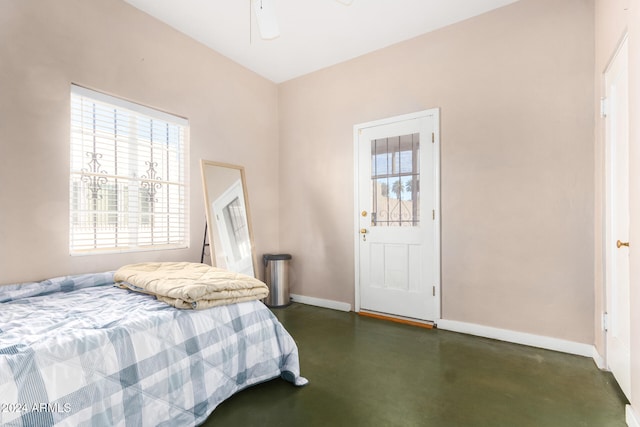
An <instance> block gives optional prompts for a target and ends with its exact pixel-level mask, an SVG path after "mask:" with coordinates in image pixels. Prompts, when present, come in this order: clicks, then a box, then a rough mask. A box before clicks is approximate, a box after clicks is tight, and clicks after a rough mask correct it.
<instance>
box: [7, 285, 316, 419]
mask: <svg viewBox="0 0 640 427" xmlns="http://www.w3.org/2000/svg"><path fill="white" fill-rule="evenodd" d="M277 377H282V378H284V379H286V380H288V381H289V382H291V383H293V384H295V385H298V386H301V385H304V384H306V383H307V380H306V379H305V378H303V377H301V376H300V366H299V360H298V349H297V347H296V344H295V342H294V340H293V338H292V337H291V335H290V334H289V333H288V332H287V331H286V330H285V329H284V327H283V326H282V325H281V324H280V322H279V321H278V320H277V319H276V318H275V316H274V315H273V314H272V313H271V312H270V311H269V310H268V309H267V308H266V307H265V306H264V304H262V303H261V302H259V301H249V302H242V303H237V304H231V305H225V306H219V307H213V308H210V309H206V310H179V309H176V308H174V307H171V306H169V305H167V304H165V303H163V302H161V301H158V300H156V299H155V298H154V297H153V296H151V295H145V294H140V293H134V292H131V291H128V290H124V289H119V288H116V287H114V286H113V273H100V274H89V275H79V276H71V277H62V278H57V279H52V280H46V281H43V282H37V283H27V284H19V285H7V286H1V287H0V396H1V397H2V398H1V399H0V425H7V426H30V427H31V426H53V425H55V426H96V425H109V426H125V425H126V426H178V425H179V426H192V425H198V424H200V423H202V422H204V421H205V419H206V418H207V417H208V415H210V414H211V412H212V411H213V410H214V409H215V408H216V406H218V405H219V404H220V403H221V402H222V401H223V400H225V399H226V398H228V397H229V396H231V395H233V394H234V393H236V392H238V391H240V390H242V389H244V388H246V387H249V386H251V385H253V384H256V383H260V382H264V381H267V380H270V379H273V378H277Z"/></svg>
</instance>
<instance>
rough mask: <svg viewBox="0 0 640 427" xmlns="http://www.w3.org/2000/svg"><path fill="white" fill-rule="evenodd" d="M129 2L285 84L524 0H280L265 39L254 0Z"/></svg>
mask: <svg viewBox="0 0 640 427" xmlns="http://www.w3.org/2000/svg"><path fill="white" fill-rule="evenodd" d="M125 1H126V2H127V3H129V4H131V5H133V6H134V7H136V8H138V9H141V10H143V11H145V12H146V13H148V14H149V15H152V16H154V17H156V18H157V19H159V20H160V21H163V22H165V23H167V24H169V25H170V26H172V27H173V28H175V29H177V30H178V31H181V32H182V33H184V34H186V35H188V36H190V37H192V38H194V39H195V40H197V41H199V42H201V43H203V44H204V45H206V46H209V47H210V48H211V49H213V50H215V51H217V52H219V53H221V54H222V55H224V56H226V57H228V58H231V59H232V60H233V61H235V62H237V63H239V64H241V65H243V66H245V67H246V68H248V69H250V70H253V71H255V72H256V73H258V74H260V75H262V76H264V77H265V78H267V79H269V80H271V81H273V82H276V83H280V82H283V81H286V80H289V79H292V78H295V77H298V76H301V75H304V74H307V73H310V72H312V71H316V70H319V69H321V68H325V67H328V66H330V65H333V64H337V63H340V62H343V61H346V60H348V59H351V58H355V57H357V56H360V55H363V54H365V53H368V52H372V51H374V50H377V49H380V48H383V47H385V46H389V45H392V44H394V43H398V42H400V41H402V40H407V39H410V38H413V37H416V36H418V35H420V34H424V33H426V32H429V31H433V30H435V29H437V28H441V27H444V26H446V25H449V24H453V23H455V22H459V21H462V20H464V19H467V18H470V17H472V16H475V15H479V14H481V13H484V12H488V11H490V10H492V9H496V8H499V7H502V6H506V5H508V4H510V3H514V2H515V1H517V0H354V1H353V3H352V4H351V5H349V6H345V5H344V4H342V3H340V2H338V1H336V0H273V1H274V3H275V10H276V14H277V17H278V25H279V27H280V36H279V37H278V38H276V39H273V40H262V39H260V36H259V32H258V27H257V24H256V21H255V15H253V12H252V11H251V7H250V0H125Z"/></svg>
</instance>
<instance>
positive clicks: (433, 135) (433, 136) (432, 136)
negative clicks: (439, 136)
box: [431, 132, 436, 143]
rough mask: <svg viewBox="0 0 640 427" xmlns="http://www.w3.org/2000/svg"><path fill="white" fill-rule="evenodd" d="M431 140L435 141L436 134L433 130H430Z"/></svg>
mask: <svg viewBox="0 0 640 427" xmlns="http://www.w3.org/2000/svg"><path fill="white" fill-rule="evenodd" d="M431 142H432V143H435V142H436V134H435V133H434V132H431Z"/></svg>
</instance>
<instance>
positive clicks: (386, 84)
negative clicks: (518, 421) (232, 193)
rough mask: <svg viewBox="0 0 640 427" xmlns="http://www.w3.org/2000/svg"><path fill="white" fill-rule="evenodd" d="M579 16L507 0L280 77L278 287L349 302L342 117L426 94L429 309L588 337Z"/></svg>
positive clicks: (585, 84)
mask: <svg viewBox="0 0 640 427" xmlns="http://www.w3.org/2000/svg"><path fill="white" fill-rule="evenodd" d="M593 14H594V5H593V1H591V0H562V1H558V0H522V1H519V2H517V3H514V4H512V5H510V6H507V7H505V8H501V9H498V10H495V11H493V12H490V13H487V14H485V15H482V16H479V17H476V18H473V19H470V20H468V21H465V22H462V23H459V24H456V25H453V26H450V27H447V28H444V29H441V30H439V31H436V32H433V33H430V34H426V35H424V36H421V37H418V38H416V39H413V40H410V41H406V42H403V43H400V44H398V45H395V46H392V47H389V48H386V49H383V50H380V51H377V52H375V53H371V54H368V55H365V56H363V57H360V58H357V59H355V60H352V61H349V62H346V63H343V64H339V65H337V66H334V67H331V68H328V69H325V70H322V71H319V72H316V73H313V74H310V75H307V76H303V77H301V78H298V79H295V80H292V81H289V82H286V83H283V84H281V85H280V90H279V94H280V97H279V103H280V104H279V108H280V162H281V170H280V223H281V224H286V225H287V226H286V227H282V228H281V233H280V243H281V247H282V249H283V250H284V251H290V252H291V253H292V254H293V256H294V259H293V262H292V267H293V289H292V292H294V293H299V294H303V295H307V296H314V297H320V298H327V299H332V300H338V301H345V302H350V303H353V302H354V284H353V278H354V271H353V265H354V259H353V258H354V257H353V253H354V251H353V245H354V242H353V238H354V235H355V233H356V228H355V225H354V218H355V214H354V208H353V197H354V191H353V136H352V132H353V125H354V124H357V123H362V122H367V121H371V120H376V119H381V118H385V117H390V116H395V115H399V114H404V113H410V112H414V111H419V110H423V109H429V108H433V107H440V109H441V133H442V148H441V168H442V178H441V180H442V188H441V193H442V197H441V201H442V313H443V318H446V319H450V320H458V321H463V322H471V323H476V324H481V325H488V326H492V327H497V328H504V329H510V330H515V331H521V332H528V333H533V334H539V335H545V336H551V337H557V338H561V339H566V340H572V341H576V342H581V343H587V344H592V343H593V339H594V337H593V335H594V331H593V314H592V313H593V310H594V306H593V304H594V302H593V301H594V288H593V283H594V272H593V262H594V254H593V246H594V240H593V233H594V213H593V203H594V196H593V194H594V180H593V176H594V175H593V174H594V153H593V129H594V105H593V99H594V88H593V72H592V70H593V66H594V54H593V43H594V18H593V16H594V15H593Z"/></svg>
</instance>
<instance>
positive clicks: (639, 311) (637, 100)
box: [594, 0, 640, 415]
mask: <svg viewBox="0 0 640 427" xmlns="http://www.w3.org/2000/svg"><path fill="white" fill-rule="evenodd" d="M595 11H596V26H595V28H596V49H595V53H596V61H595V87H596V91H595V100H594V103H596V104H597V103H598V102H599V100H600V98H601V97H602V96H604V82H603V75H604V71H605V70H606V68H607V65H608V64H609V62H610V61H611V59H612V57H613V55H614V54H615V52H616V49H617V47H618V45H619V43H620V41H621V39H622V37H623V35H624V34H625V32H626V33H627V34H628V37H629V88H630V98H629V126H630V128H629V137H630V144H629V145H630V153H629V172H630V177H631V186H630V210H631V212H630V214H631V215H630V219H631V221H630V233H631V236H630V239H629V241H630V242H631V245H632V246H631V248H630V252H629V253H630V264H631V272H630V273H631V277H630V279H631V298H630V303H631V396H632V402H631V403H632V406H633V408H634V410H635V413H636V414H638V415H640V411H639V408H640V251H639V250H637V249H634V248H637V247H638V244H639V243H640V219H639V218H640V0H596V9H595ZM596 113H597V112H596ZM595 135H596V144H595V167H596V173H595V183H596V193H595V194H596V204H595V207H596V211H595V216H596V221H595V225H596V227H595V230H596V239H595V246H594V247H595V260H596V263H595V283H596V294H595V296H596V299H595V322H594V324H595V331H596V332H595V337H596V340H595V342H596V347H597V349H598V351H599V352H600V354H605V345H604V335H603V333H602V330H601V327H600V324H601V323H600V319H601V316H602V313H603V312H604V311H605V305H604V290H603V286H604V284H603V261H602V256H603V248H602V246H603V242H602V241H603V235H602V206H603V203H604V202H603V200H604V193H603V186H602V181H603V176H604V171H603V161H604V154H603V153H604V120H602V119H600V118H599V115H598V114H596V133H595Z"/></svg>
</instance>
